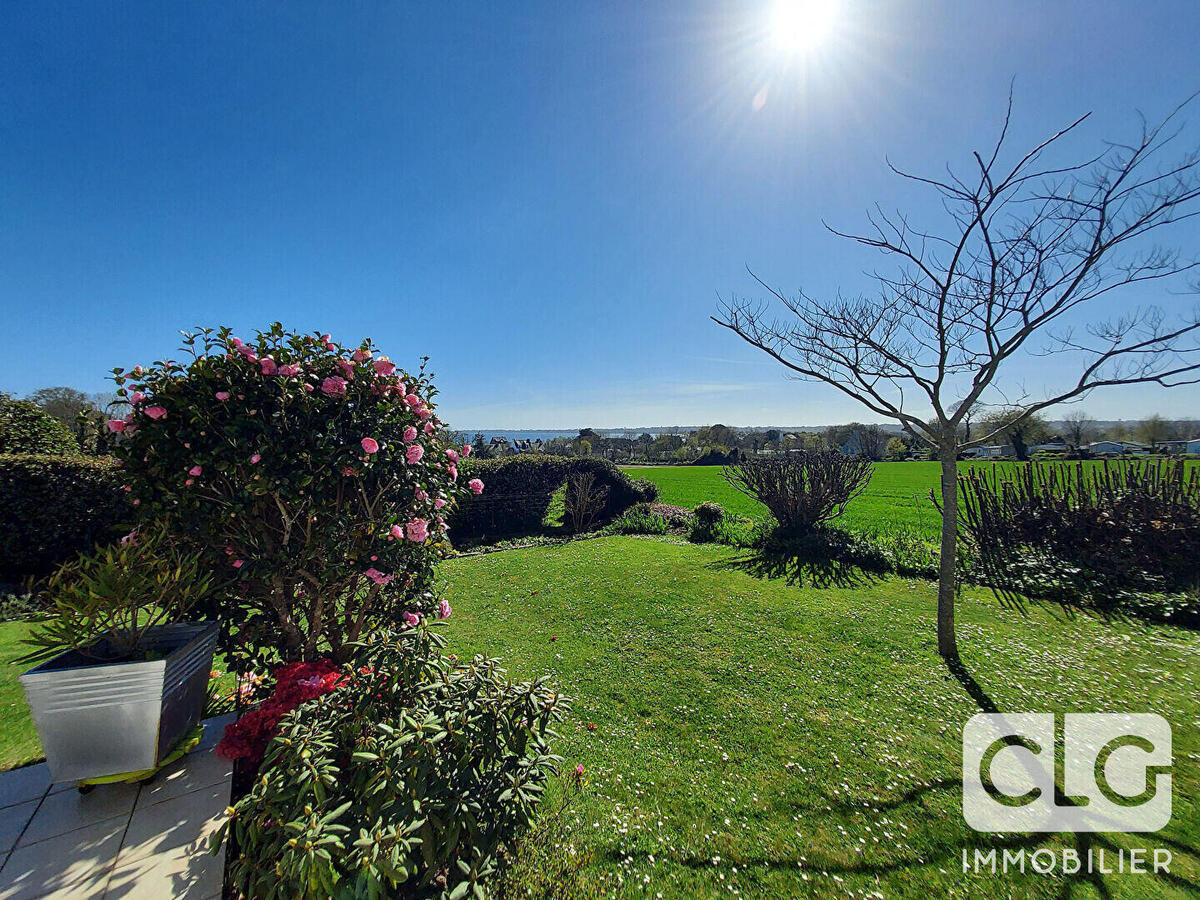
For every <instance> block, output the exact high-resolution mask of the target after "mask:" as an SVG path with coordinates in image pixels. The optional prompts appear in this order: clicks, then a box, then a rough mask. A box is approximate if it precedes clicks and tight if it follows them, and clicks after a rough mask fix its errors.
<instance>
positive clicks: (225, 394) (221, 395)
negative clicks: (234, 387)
mask: <svg viewBox="0 0 1200 900" xmlns="http://www.w3.org/2000/svg"><path fill="white" fill-rule="evenodd" d="M217 399H218V400H220V401H221V402H222V403H224V402H225V401H226V400H228V399H229V391H217Z"/></svg>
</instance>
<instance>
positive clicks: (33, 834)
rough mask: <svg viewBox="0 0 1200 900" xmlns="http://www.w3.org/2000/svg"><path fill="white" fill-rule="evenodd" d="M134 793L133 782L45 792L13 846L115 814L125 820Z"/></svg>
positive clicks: (44, 837)
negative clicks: (18, 839) (81, 789)
mask: <svg viewBox="0 0 1200 900" xmlns="http://www.w3.org/2000/svg"><path fill="white" fill-rule="evenodd" d="M137 793H138V789H137V785H130V784H102V785H99V786H98V787H96V788H95V789H94V790H92V791H90V792H89V793H87V794H80V793H79V791H75V790H71V791H59V792H58V793H57V794H48V795H47V796H46V799H45V800H43V801H42V805H41V806H40V807H39V808H38V811H37V815H35V816H34V817H33V821H32V822H30V823H29V827H28V828H27V829H26V830H25V834H23V835H22V836H21V839H20V841H19V842H18V844H17V848H18V849H20V848H22V847H26V846H28V845H30V844H34V843H36V842H38V841H44V840H46V839H48V838H53V837H57V836H58V835H60V834H66V833H67V832H69V831H73V830H75V829H77V828H82V827H84V826H85V825H94V824H96V823H97V822H103V821H106V820H108V819H114V818H116V817H120V820H121V822H125V821H126V820H128V818H129V813H130V811H131V810H132V809H133V804H134V801H136V800H137Z"/></svg>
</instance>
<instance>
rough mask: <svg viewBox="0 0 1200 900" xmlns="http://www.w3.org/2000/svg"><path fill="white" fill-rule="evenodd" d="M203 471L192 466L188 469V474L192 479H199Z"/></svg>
mask: <svg viewBox="0 0 1200 900" xmlns="http://www.w3.org/2000/svg"><path fill="white" fill-rule="evenodd" d="M203 471H204V469H202V468H200V466H192V467H191V468H190V469H188V474H189V475H191V476H192V477H193V478H199V477H200V473H201V472H203Z"/></svg>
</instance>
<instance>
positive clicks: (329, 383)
mask: <svg viewBox="0 0 1200 900" xmlns="http://www.w3.org/2000/svg"><path fill="white" fill-rule="evenodd" d="M321 392H322V393H324V394H328V395H329V396H330V397H340V396H341V395H342V394H345V393H346V379H345V378H338V377H337V376H336V375H330V376H329V377H328V378H326V379H325V380H324V381H322V382H321Z"/></svg>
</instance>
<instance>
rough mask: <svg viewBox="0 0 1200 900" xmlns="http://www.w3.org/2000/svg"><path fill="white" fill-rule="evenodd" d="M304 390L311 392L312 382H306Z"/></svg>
mask: <svg viewBox="0 0 1200 900" xmlns="http://www.w3.org/2000/svg"><path fill="white" fill-rule="evenodd" d="M304 390H305V391H307V392H308V393H310V394H311V393H312V392H313V386H312V385H311V384H306V385H305V386H304Z"/></svg>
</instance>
